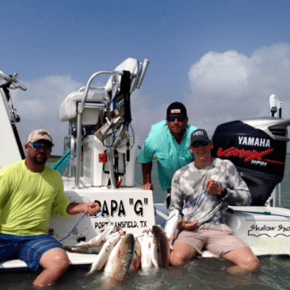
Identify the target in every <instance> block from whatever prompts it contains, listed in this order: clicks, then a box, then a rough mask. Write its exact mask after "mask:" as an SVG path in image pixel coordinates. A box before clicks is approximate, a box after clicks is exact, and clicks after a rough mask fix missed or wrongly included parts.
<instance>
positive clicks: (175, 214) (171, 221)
mask: <svg viewBox="0 0 290 290" xmlns="http://www.w3.org/2000/svg"><path fill="white" fill-rule="evenodd" d="M178 221H179V211H178V210H177V209H175V210H173V211H172V212H171V213H170V215H169V217H168V220H167V223H166V225H165V229H164V230H165V232H166V236H167V238H168V240H169V242H170V243H171V244H172V243H173V238H174V232H175V230H176V228H177V224H178Z"/></svg>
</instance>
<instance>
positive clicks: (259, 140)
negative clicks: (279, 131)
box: [238, 137, 271, 148]
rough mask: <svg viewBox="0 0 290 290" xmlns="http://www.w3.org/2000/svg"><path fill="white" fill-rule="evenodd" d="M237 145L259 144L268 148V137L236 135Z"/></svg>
mask: <svg viewBox="0 0 290 290" xmlns="http://www.w3.org/2000/svg"><path fill="white" fill-rule="evenodd" d="M238 138H239V145H247V146H259V147H269V148H270V146H271V145H270V139H265V138H255V137H238Z"/></svg>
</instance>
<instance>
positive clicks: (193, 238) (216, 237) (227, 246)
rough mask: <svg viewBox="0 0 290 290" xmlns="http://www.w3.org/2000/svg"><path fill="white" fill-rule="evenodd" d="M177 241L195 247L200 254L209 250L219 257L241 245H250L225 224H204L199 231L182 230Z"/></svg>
mask: <svg viewBox="0 0 290 290" xmlns="http://www.w3.org/2000/svg"><path fill="white" fill-rule="evenodd" d="M175 242H183V243H186V244H188V245H189V246H191V247H193V248H194V249H195V250H196V251H197V252H198V253H199V254H202V250H207V251H210V252H211V253H213V254H214V255H215V256H217V257H221V256H223V255H224V254H226V253H228V252H230V251H232V250H235V249H237V248H241V247H247V248H249V246H248V245H247V244H246V243H245V242H244V241H243V240H241V239H240V238H239V237H237V236H236V235H235V234H234V232H233V231H232V230H231V229H230V228H229V227H228V226H227V225H225V224H221V225H213V224H204V225H203V226H202V227H201V228H200V229H199V230H198V231H195V232H192V231H182V232H181V233H180V235H179V236H178V238H177V240H176V241H175Z"/></svg>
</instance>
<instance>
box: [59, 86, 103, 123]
mask: <svg viewBox="0 0 290 290" xmlns="http://www.w3.org/2000/svg"><path fill="white" fill-rule="evenodd" d="M83 95H84V92H83V89H79V90H78V91H77V92H73V93H71V94H69V95H68V96H67V97H66V98H65V99H64V101H63V102H62V103H61V105H60V109H59V115H60V119H61V121H63V122H65V121H69V122H73V123H75V122H76V119H77V108H78V104H79V103H80V102H81V101H82V99H83ZM106 101H108V92H107V91H106V90H104V89H91V90H90V91H89V93H88V97H87V102H86V104H85V107H84V110H83V116H82V124H83V125H84V126H86V125H93V124H96V123H97V122H98V118H99V110H100V107H97V106H96V107H94V106H93V104H104V103H105V102H106ZM90 105H91V106H90Z"/></svg>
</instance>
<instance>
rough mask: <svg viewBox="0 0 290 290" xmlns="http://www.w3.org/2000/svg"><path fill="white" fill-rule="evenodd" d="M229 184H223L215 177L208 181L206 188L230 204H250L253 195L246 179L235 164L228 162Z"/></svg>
mask: <svg viewBox="0 0 290 290" xmlns="http://www.w3.org/2000/svg"><path fill="white" fill-rule="evenodd" d="M227 166H228V168H227V169H228V184H227V185H221V184H219V183H218V182H216V181H215V180H213V179H209V180H207V181H206V190H207V192H208V193H209V194H211V195H218V196H220V197H221V198H222V199H225V200H227V201H228V202H229V204H230V205H240V206H245V205H250V204H251V202H252V197H251V193H250V190H249V188H248V186H247V184H246V183H245V181H244V180H243V179H242V178H241V176H240V175H239V173H238V171H237V169H236V167H235V165H234V164H233V163H231V162H230V163H228V165H227Z"/></svg>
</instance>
